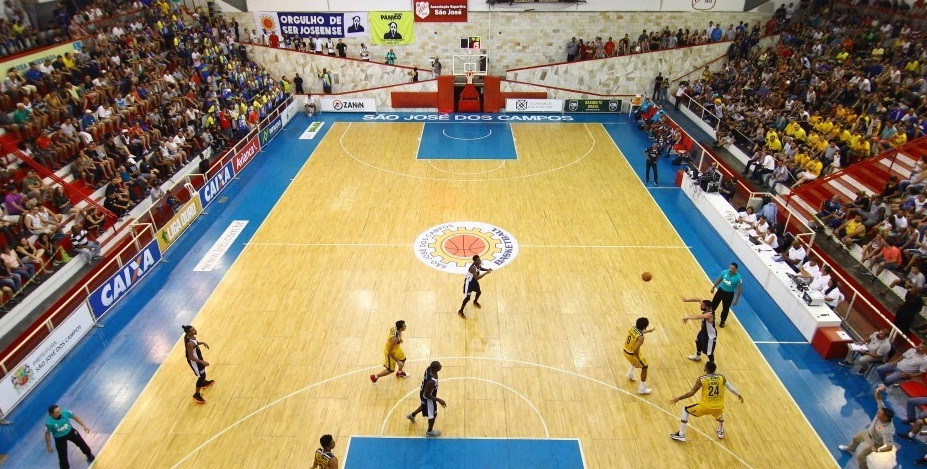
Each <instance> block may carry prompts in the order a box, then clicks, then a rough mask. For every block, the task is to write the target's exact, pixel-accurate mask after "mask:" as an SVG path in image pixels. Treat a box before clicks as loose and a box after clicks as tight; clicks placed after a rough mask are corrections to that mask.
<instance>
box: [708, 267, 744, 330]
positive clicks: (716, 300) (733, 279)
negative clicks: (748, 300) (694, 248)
mask: <svg viewBox="0 0 927 469" xmlns="http://www.w3.org/2000/svg"><path fill="white" fill-rule="evenodd" d="M737 267H738V266H737V263H736V262H731V266H730V267H728V268H727V270H722V271H721V276H720V277H718V280H715V283H714V285H712V286H711V293H714V294H715V296H714V297H713V298H712V299H711V311H712V312H714V311H715V310H717V309H718V304H721V324H719V326H721V327H724V322H725V321H727V313H729V312H730V310H731V306H735V305H736V304H737V300H739V299H740V292H741V290H743V287H744V280H743V277H741V276H740V274H739V273H737Z"/></svg>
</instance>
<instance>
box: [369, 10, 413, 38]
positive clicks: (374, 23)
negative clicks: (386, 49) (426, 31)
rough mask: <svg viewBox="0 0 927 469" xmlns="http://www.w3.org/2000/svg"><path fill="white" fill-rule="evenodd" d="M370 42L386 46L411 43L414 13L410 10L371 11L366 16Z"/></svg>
mask: <svg viewBox="0 0 927 469" xmlns="http://www.w3.org/2000/svg"><path fill="white" fill-rule="evenodd" d="M367 23H368V24H369V25H370V42H372V43H374V44H384V45H388V46H393V45H402V44H412V42H414V41H413V39H415V34H414V31H415V15H414V14H413V13H412V12H411V11H371V12H370V14H369V15H368V16H367Z"/></svg>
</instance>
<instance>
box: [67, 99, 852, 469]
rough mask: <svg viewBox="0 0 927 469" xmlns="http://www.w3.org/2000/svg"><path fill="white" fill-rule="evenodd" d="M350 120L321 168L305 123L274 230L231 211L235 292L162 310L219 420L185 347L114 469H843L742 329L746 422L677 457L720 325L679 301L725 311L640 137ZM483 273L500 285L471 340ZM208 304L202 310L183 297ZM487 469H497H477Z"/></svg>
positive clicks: (701, 439) (289, 132) (551, 128)
mask: <svg viewBox="0 0 927 469" xmlns="http://www.w3.org/2000/svg"><path fill="white" fill-rule="evenodd" d="M622 119H623V118H622ZM339 120H340V121H339V122H333V121H330V120H329V125H326V126H325V128H324V131H323V133H324V136H323V135H322V134H320V135H319V136H318V137H316V138H321V139H322V140H321V141H320V142H319V143H318V145H317V147H316V148H314V150H309V149H308V148H309V146H308V145H307V144H306V143H305V142H304V141H299V140H297V139H296V137H297V136H298V135H299V134H300V133H301V132H302V131H303V129H304V128H305V126H307V125H308V124H309V120H308V119H307V118H305V117H304V116H299V117H297V118H296V119H294V121H293V123H291V124H290V126H289V127H288V128H287V129H286V130H285V131H284V132H283V133H282V134H281V136H280V137H278V138H277V139H276V140H275V141H274V142H272V144H271V145H270V146H269V147H268V148H267V149H266V151H265V153H267V154H266V155H264V156H263V158H265V159H268V161H270V159H277V158H279V159H286V160H287V161H288V164H291V165H294V164H301V165H302V167H301V169H299V171H298V173H296V174H295V178H294V179H293V180H292V182H289V184H288V186H287V188H286V190H285V192H283V194H282V196H281V198H280V199H279V201H274V200H264V199H263V198H262V197H261V196H260V193H259V192H254V191H251V192H248V193H249V194H252V195H251V197H254V204H255V206H256V207H257V208H255V210H261V208H260V207H265V206H266V207H269V206H271V205H272V206H273V208H272V210H269V213H266V212H265V213H262V214H259V215H254V216H253V217H250V216H248V215H247V213H248V212H247V210H248V209H247V208H243V207H244V206H245V205H248V204H249V203H251V202H252V199H243V198H242V196H243V195H244V194H245V192H242V193H240V194H238V195H233V196H230V197H232V198H234V202H233V204H234V206H233V205H232V204H230V205H229V206H227V208H226V210H233V209H234V210H238V212H237V213H239V214H240V213H244V214H245V215H244V217H245V218H247V219H249V220H250V221H251V223H250V224H249V230H248V232H246V233H245V234H244V235H243V237H242V241H243V242H246V245H245V246H244V248H243V249H241V250H240V254H238V253H237V251H238V250H235V251H233V252H231V253H230V254H229V256H232V257H231V259H228V260H227V262H226V265H225V267H227V269H228V270H227V271H225V270H224V269H223V270H222V271H221V272H218V273H211V274H208V275H212V276H211V277H205V276H206V275H207V274H206V273H199V272H192V269H190V270H184V271H183V272H180V270H183V264H179V265H178V266H177V267H172V268H174V269H177V270H176V271H175V272H177V273H175V274H174V275H175V278H166V279H164V282H165V283H164V284H163V285H161V286H159V288H160V291H161V293H160V294H161V295H163V296H168V297H172V298H173V301H167V302H166V303H167V304H166V305H165V307H172V306H171V303H173V304H175V305H177V304H180V305H182V306H181V307H180V309H181V310H182V312H179V313H176V317H175V318H173V321H174V322H176V324H173V323H169V324H166V325H162V326H160V329H161V330H162V331H167V332H166V336H168V337H174V338H179V337H180V332H179V331H180V327H179V326H180V325H181V324H182V323H186V322H184V321H185V319H186V318H192V317H194V316H195V319H193V320H192V323H193V324H194V325H195V326H196V327H197V329H198V330H199V338H200V339H201V340H203V341H205V342H207V343H208V344H209V346H210V348H209V350H204V353H205V355H206V359H207V360H208V361H209V362H210V363H211V366H210V367H209V369H208V371H209V378H210V379H215V380H216V384H215V386H213V387H212V388H210V389H208V390H206V391H204V397H205V398H206V400H207V401H208V403H207V404H205V405H197V404H194V403H193V402H192V400H191V398H190V395H191V394H192V392H193V383H194V381H195V379H194V376H193V374H192V373H191V372H190V369H189V367H188V366H187V364H186V362H185V361H184V360H183V351H182V346H181V344H180V342H178V341H176V339H172V340H171V341H169V342H164V341H161V342H158V343H157V348H158V350H159V353H157V354H155V355H156V356H153V357H150V359H149V363H152V362H153V363H159V362H160V361H163V364H161V365H160V367H159V368H158V370H157V372H155V373H154V376H153V377H152V378H151V380H150V381H149V382H148V384H147V386H146V387H145V389H144V391H142V392H141V395H140V396H139V397H138V399H137V400H135V401H134V404H132V405H131V408H130V409H129V411H128V413H127V414H126V415H125V417H124V418H123V419H121V422H120V423H119V424H118V426H116V427H115V429H114V430H113V431H112V432H111V434H110V433H109V431H106V430H104V431H105V432H106V433H107V435H106V437H107V439H106V441H105V446H104V447H103V448H102V450H100V451H99V456H98V459H97V462H96V463H95V464H96V467H306V465H307V464H309V462H310V461H311V460H312V455H313V453H314V451H315V449H316V448H317V447H318V438H319V436H320V435H322V434H325V433H330V434H332V435H334V436H335V439H336V440H337V442H338V446H336V448H335V450H334V452H335V454H336V455H337V456H339V458H340V459H341V460H342V462H343V464H344V465H345V467H350V468H362V467H363V468H366V467H421V466H429V467H477V466H479V467H524V466H525V465H526V464H527V465H531V466H534V467H602V468H614V467H632V466H637V467H640V466H643V467H683V466H689V467H771V466H774V465H781V464H782V463H783V462H786V461H788V462H790V463H792V464H793V465H795V466H797V467H828V466H834V465H835V461H834V459H833V457H832V455H831V453H830V452H829V451H828V449H827V448H825V446H824V445H823V443H822V442H821V440H820V438H819V437H818V435H817V434H816V433H815V431H814V429H813V428H812V427H811V425H810V424H809V423H808V421H807V420H806V419H805V417H804V415H803V414H802V412H801V411H800V409H799V408H798V406H797V405H796V403H795V402H794V401H793V400H792V398H791V397H790V396H789V394H788V393H787V392H786V390H785V387H784V386H783V385H782V383H781V382H780V380H779V379H778V378H777V377H776V374H775V373H774V372H773V370H772V368H771V367H770V366H769V364H768V363H767V361H766V360H765V359H764V358H763V356H762V355H761V354H760V351H759V350H758V349H757V346H756V345H754V342H753V341H752V340H751V339H750V337H748V335H747V334H746V332H745V331H744V329H743V328H742V327H741V323H740V322H739V321H738V320H737V319H732V320H730V321H729V325H728V327H727V328H725V329H723V330H721V331H720V334H719V335H720V339H719V345H718V352H717V360H718V365H719V372H721V373H723V374H725V375H726V376H727V377H728V378H729V379H730V380H732V381H733V382H734V384H735V385H736V386H737V387H738V389H739V390H740V391H741V392H742V393H743V395H744V396H745V398H746V403H745V404H740V403H738V402H736V400H735V399H734V398H733V397H730V398H729V399H728V406H727V410H726V416H727V423H726V424H725V428H726V431H727V437H726V438H725V439H724V440H718V439H717V437H716V436H715V435H714V428H715V423H714V421H712V420H710V419H709V418H707V417H706V418H701V419H693V421H692V422H691V423H690V426H689V432H688V435H687V436H688V440H689V441H688V442H687V443H684V444H681V443H678V442H674V441H672V440H670V438H669V434H670V433H672V432H674V431H676V430H677V428H678V423H679V421H678V418H679V412H680V409H681V407H682V405H683V403H680V404H677V405H676V406H671V405H669V404H668V403H667V400H668V399H670V398H671V397H673V396H677V395H679V394H682V393H684V392H686V391H687V390H689V389H690V388H691V386H692V383H693V382H694V380H695V378H696V377H697V376H699V375H700V374H702V366H703V364H704V362H703V363H693V362H690V361H689V360H687V359H686V355H689V354H691V352H692V350H691V349H692V341H693V340H694V338H695V334H696V332H697V325H695V324H693V323H690V324H688V325H686V324H683V323H682V321H681V317H682V316H683V315H690V314H695V312H697V308H696V307H695V306H693V305H692V304H684V303H682V302H681V301H680V298H681V297H683V296H699V295H703V296H708V295H709V293H708V289H709V287H710V281H709V279H708V278H707V277H706V276H705V274H704V270H703V269H702V267H700V266H699V264H698V262H697V261H696V258H695V257H694V256H693V249H698V248H697V247H696V248H693V247H692V246H687V245H686V243H685V242H683V240H682V238H681V237H680V235H679V234H678V233H677V232H676V231H675V230H674V227H673V225H672V224H671V223H670V222H669V220H668V219H667V218H666V217H665V216H664V215H663V212H661V209H660V207H659V206H658V204H657V202H656V201H655V198H654V196H660V194H659V193H660V192H666V191H661V190H659V189H657V190H654V191H649V190H648V189H647V188H645V187H644V186H643V184H642V183H641V180H640V179H639V177H638V174H637V172H636V171H635V170H634V168H632V165H630V164H629V162H628V160H629V159H630V160H632V161H634V160H636V159H642V157H640V155H639V154H638V153H640V151H642V149H643V144H644V137H643V136H641V135H638V134H637V132H636V131H635V130H633V129H632V128H631V126H629V125H627V124H623V123H621V122H619V119H618V118H617V117H616V118H614V120H610V119H609V118H606V119H605V120H606V122H605V123H604V124H603V123H597V122H580V120H582V119H577V120H576V121H572V122H565V123H564V122H561V123H556V122H555V123H525V122H500V121H498V120H495V121H493V122H488V123H487V122H478V123H468V122H427V123H423V122H411V121H403V119H402V118H400V119H398V121H396V122H370V121H364V120H363V119H361V118H360V117H359V116H358V117H355V118H347V119H339ZM351 120H354V121H353V122H352V121H351ZM586 120H592V119H586ZM615 135H620V138H616V137H615ZM616 140H617V141H621V142H622V148H621V149H620V148H619V146H618V145H616V143H615V142H616ZM313 146H315V145H314V143H313ZM624 148H627V150H626V151H627V154H625V153H623V152H622V149H624ZM302 161H305V163H304V164H303V163H302ZM635 164H637V163H635ZM671 179H672V176H671V175H665V176H664V179H663V181H664V184H666V183H667V182H670V181H671ZM268 181H269V180H268ZM287 182H288V181H282V182H281V181H275V182H273V184H284V185H286V184H287ZM251 184H252V185H253V184H261V182H260V181H254V182H252V183H251ZM269 192H273V191H272V190H269ZM676 192H678V191H676ZM652 194H653V195H652ZM258 199H261V200H258ZM242 210H244V211H242ZM265 214H266V218H264V216H265ZM239 216H241V215H239ZM226 222H231V220H227V221H226ZM225 226H227V225H223V226H218V227H216V229H218V230H219V231H220V232H221V231H222V230H223V229H225ZM251 226H253V227H254V229H256V231H251ZM252 233H253V234H252ZM190 236H193V235H190ZM201 241H202V243H205V244H207V245H208V244H211V243H212V242H214V241H215V237H213V238H211V239H208V238H205V239H202V240H201ZM201 254H202V253H199V254H196V253H195V252H194V253H191V254H189V256H191V257H194V258H193V259H190V260H189V261H190V262H193V263H195V262H198V261H199V258H198V257H197V256H198V255H200V256H201ZM235 254H237V257H234V256H235ZM472 254H480V255H482V256H483V257H484V259H486V260H487V262H488V264H487V265H489V266H491V267H493V268H494V269H495V271H494V272H492V273H491V274H489V275H488V276H487V277H485V278H484V279H483V280H482V281H481V285H482V288H483V296H482V298H481V300H480V302H481V303H482V308H481V309H476V308H474V306H473V303H472V302H471V303H470V304H469V305H468V306H467V314H468V318H467V319H466V320H463V319H461V318H459V317H458V316H457V314H456V312H457V309H458V307H459V306H460V301H461V299H462V294H461V291H460V290H461V285H462V283H463V273H462V272H463V271H464V269H465V268H466V265H467V263H466V258H468V257H469V256H471V255H472ZM168 261H169V262H178V263H179V262H187V261H186V260H180V259H174V260H173V261H172V260H171V259H168ZM232 261H234V262H232ZM718 262H719V263H721V264H725V263H726V262H728V259H724V260H719V261H718ZM645 271H649V272H652V273H653V275H654V279H653V281H651V282H648V283H645V282H642V281H641V279H640V276H641V273H642V272H645ZM201 274H202V275H203V276H202V277H200V276H199V275H201ZM153 281H155V280H149V282H153ZM200 282H201V284H200ZM212 283H217V286H215V288H214V289H213V288H212V286H211V285H212ZM198 287H200V289H198V290H197V291H200V292H202V291H206V292H207V294H204V295H202V300H201V299H199V298H198V297H197V295H195V294H194V295H192V296H191V297H187V298H184V297H183V292H184V291H186V289H191V288H193V289H197V288H198ZM207 295H208V298H207ZM749 300H750V299H749V298H745V303H746V302H747V301H749ZM127 301H132V299H129V300H127ZM200 303H201V304H200ZM744 307H747V306H746V305H744ZM737 309H738V308H735V312H736V311H737ZM639 316H647V317H649V318H650V321H651V324H652V326H654V327H656V331H655V332H654V333H652V334H648V335H647V336H646V337H647V339H646V343H645V345H644V352H643V353H644V355H645V356H646V357H647V359H648V360H649V362H650V364H651V366H650V377H649V380H648V384H649V385H650V387H651V388H653V393H652V394H650V395H647V396H639V395H637V394H636V392H635V391H636V389H637V383H636V382H629V381H628V379H627V378H626V377H625V376H624V375H625V373H626V372H627V370H628V365H627V363H626V361H625V360H624V358H623V357H622V354H621V346H622V342H623V341H624V338H625V336H626V334H627V331H628V328H629V327H630V326H631V325H632V324H633V323H634V320H635V319H636V318H637V317H639ZM398 319H404V320H405V321H406V322H407V324H408V329H407V331H406V332H405V334H404V339H405V341H404V343H403V348H404V350H405V352H406V355H407V356H408V357H409V360H408V362H407V364H406V371H407V372H408V373H409V375H410V376H409V377H408V378H404V379H397V378H395V377H394V376H389V377H386V378H382V379H381V380H380V381H379V383H378V384H377V385H376V386H374V385H373V384H371V382H370V381H369V380H368V378H367V376H368V375H369V374H371V373H376V372H378V371H380V370H381V369H382V365H381V362H382V351H383V344H384V342H385V338H386V335H387V332H388V330H389V328H390V327H391V326H392V324H393V323H394V322H395V321H396V320H398ZM158 334H160V335H159V337H161V336H164V335H165V333H162V332H159V333H158ZM159 360H160V361H159ZM433 360H439V361H441V363H442V364H443V370H442V371H441V374H440V378H441V381H440V390H439V396H441V397H442V398H443V399H445V400H446V401H447V403H448V406H447V408H446V409H440V411H439V417H438V420H437V424H436V425H435V428H436V429H439V430H441V431H442V432H443V436H442V437H441V439H439V440H430V439H424V438H423V437H422V435H423V432H424V430H425V422H424V421H423V420H422V419H421V418H420V419H419V421H418V423H416V424H411V423H410V422H409V421H408V420H406V419H405V418H404V416H405V414H407V413H409V412H411V411H412V410H414V409H415V408H416V407H417V406H418V396H417V394H418V386H419V382H420V378H421V375H422V373H423V371H424V369H425V367H426V366H427V365H428V363H430V362H431V361H433ZM101 378H102V376H101ZM694 402H695V399H690V400H688V401H686V403H694ZM75 413H80V412H77V411H75ZM98 441H99V440H98ZM796 442H801V446H800V451H796ZM100 443H102V441H100ZM97 447H98V448H99V446H97ZM483 453H488V454H489V455H494V456H495V457H496V459H494V460H489V461H487V462H485V463H483V462H482V461H483V460H482V459H473V458H472V457H471V456H473V457H475V455H478V454H480V455H482V456H485V455H484V454H483ZM531 455H534V456H535V457H534V458H532V457H531ZM538 455H545V456H544V457H537V456H538ZM482 456H480V457H482ZM75 458H76V456H75V455H72V461H73V460H76V459H75Z"/></svg>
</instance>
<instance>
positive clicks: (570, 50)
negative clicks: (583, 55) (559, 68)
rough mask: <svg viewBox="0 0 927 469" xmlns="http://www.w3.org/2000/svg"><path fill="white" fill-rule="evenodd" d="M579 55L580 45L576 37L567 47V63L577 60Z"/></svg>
mask: <svg viewBox="0 0 927 469" xmlns="http://www.w3.org/2000/svg"><path fill="white" fill-rule="evenodd" d="M577 53H579V43H578V42H576V38H575V37H574V38H572V39H570V42H568V43H567V45H566V54H567V62H572V61H574V60H576V54H577Z"/></svg>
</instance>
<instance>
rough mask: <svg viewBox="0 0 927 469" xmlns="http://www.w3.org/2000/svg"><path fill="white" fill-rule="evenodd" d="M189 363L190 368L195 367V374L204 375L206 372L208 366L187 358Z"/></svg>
mask: <svg viewBox="0 0 927 469" xmlns="http://www.w3.org/2000/svg"><path fill="white" fill-rule="evenodd" d="M187 364H189V365H190V368H192V369H193V374H195V375H196V376H202V375H203V374H204V373H206V367H205V366H203V365H200V364H199V363H197V362H195V361H193V360H187Z"/></svg>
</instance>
